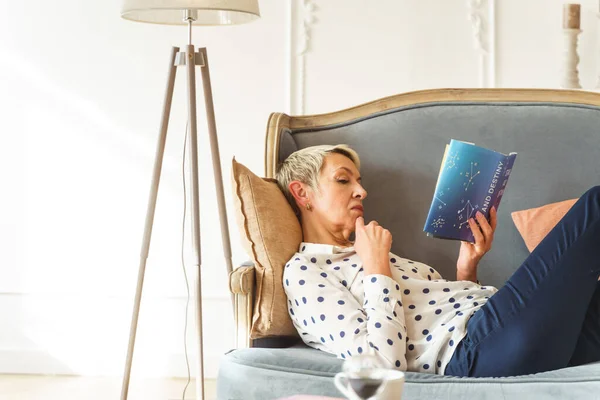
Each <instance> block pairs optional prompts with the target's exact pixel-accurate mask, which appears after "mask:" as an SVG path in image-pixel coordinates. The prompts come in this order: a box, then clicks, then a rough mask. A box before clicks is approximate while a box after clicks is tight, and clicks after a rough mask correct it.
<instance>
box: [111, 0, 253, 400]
mask: <svg viewBox="0 0 600 400" xmlns="http://www.w3.org/2000/svg"><path fill="white" fill-rule="evenodd" d="M121 16H122V17H123V18H125V19H128V20H132V21H138V22H148V23H154V24H165V25H187V26H188V37H189V42H188V45H187V47H186V50H185V51H184V52H180V51H179V48H178V47H173V49H172V52H171V56H170V58H169V76H168V80H167V89H166V93H165V98H164V106H163V115H162V121H161V125H160V134H159V138H158V144H157V147H156V156H155V160H154V170H153V174H152V184H151V187H150V196H149V199H148V208H147V211H146V223H145V229H144V236H143V243H142V251H141V255H140V265H139V272H138V282H137V290H136V294H135V302H134V310H133V316H132V319H131V329H130V333H129V346H128V348H127V361H126V364H125V373H124V375H123V385H122V389H121V400H126V399H127V394H128V391H129V378H130V375H131V364H132V361H133V349H134V346H135V335H136V330H137V323H138V316H139V310H140V302H141V298H142V287H143V284H144V274H145V270H146V260H147V258H148V251H149V247H150V237H151V235H152V223H153V221H154V211H155V208H156V198H157V195H158V185H159V181H160V172H161V167H162V160H163V155H164V149H165V142H166V139H167V128H168V125H169V115H170V113H171V101H172V99H173V88H174V85H175V74H176V72H177V67H178V66H185V68H186V71H187V78H188V79H187V86H188V88H187V89H188V90H187V100H188V118H189V131H188V134H189V136H188V138H189V144H190V161H189V169H190V170H189V173H190V179H191V185H190V186H191V188H190V189H191V190H190V192H191V197H192V199H191V202H192V204H191V219H192V221H191V226H192V245H193V248H194V263H195V267H196V268H197V274H198V275H197V276H198V279H197V281H196V282H195V284H196V287H195V289H196V299H197V302H196V328H197V329H196V333H197V337H196V340H197V341H198V354H197V356H198V360H197V362H198V371H197V374H196V393H197V396H199V397H200V398H202V399H204V362H203V346H202V288H201V286H202V275H201V265H202V262H201V261H202V258H201V250H200V202H199V192H198V151H197V149H198V147H197V146H198V142H197V124H196V71H195V69H196V66H199V67H200V68H201V72H202V84H203V88H204V101H205V104H206V117H207V122H208V134H209V137H210V147H211V154H212V161H213V172H214V176H215V186H216V189H217V202H218V205H219V216H220V222H221V235H222V239H223V250H224V253H225V260H226V262H227V270H228V272H231V271H232V261H231V244H230V241H229V229H228V225H227V214H226V209H225V196H224V193H223V179H222V174H221V163H220V160H221V158H220V156H219V145H218V141H217V132H216V125H215V114H214V107H213V100H212V89H211V85H210V74H209V69H208V57H207V53H206V49H205V48H200V49H198V52H196V49H195V47H194V46H193V45H192V25H232V24H239V23H244V22H249V21H252V20H254V19H256V18H259V17H260V13H259V9H258V0H124V2H123V9H122V12H121Z"/></svg>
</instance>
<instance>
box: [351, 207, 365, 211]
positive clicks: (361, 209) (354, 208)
mask: <svg viewBox="0 0 600 400" xmlns="http://www.w3.org/2000/svg"><path fill="white" fill-rule="evenodd" d="M352 209H353V210H358V211H360V212H364V210H363V208H362V206H354V207H352Z"/></svg>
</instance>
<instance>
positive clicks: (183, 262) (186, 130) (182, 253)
mask: <svg viewBox="0 0 600 400" xmlns="http://www.w3.org/2000/svg"><path fill="white" fill-rule="evenodd" d="M189 122H190V121H189V120H188V121H187V123H186V124H185V139H184V140H183V162H182V164H181V170H182V176H183V223H182V229H181V230H182V232H181V266H182V268H183V276H184V277H185V286H186V288H187V300H186V303H185V324H184V328H183V347H184V351H185V364H186V366H187V374H188V380H187V383H186V384H185V387H184V388H183V394H182V395H181V399H182V400H185V392H186V391H187V388H188V386H189V385H190V381H191V377H190V362H189V359H188V351H187V320H188V318H187V316H188V306H189V304H190V284H189V282H188V278H187V273H186V271H185V258H184V241H185V214H186V208H187V191H186V185H185V151H186V149H187V137H188V128H189Z"/></svg>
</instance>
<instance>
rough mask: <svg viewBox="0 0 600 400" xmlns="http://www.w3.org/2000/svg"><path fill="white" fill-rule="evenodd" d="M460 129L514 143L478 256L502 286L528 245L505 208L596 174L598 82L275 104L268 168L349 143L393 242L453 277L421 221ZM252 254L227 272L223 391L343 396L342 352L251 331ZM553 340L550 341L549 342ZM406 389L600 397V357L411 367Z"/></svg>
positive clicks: (447, 254) (483, 140) (473, 137)
mask: <svg viewBox="0 0 600 400" xmlns="http://www.w3.org/2000/svg"><path fill="white" fill-rule="evenodd" d="M452 138H453V139H460V140H464V141H469V142H473V143H475V144H478V145H481V146H484V147H489V148H492V149H495V150H498V151H501V152H505V153H508V152H511V151H516V152H518V153H519V155H518V158H517V161H516V163H515V166H514V169H513V173H512V175H511V178H510V181H509V183H508V186H507V189H506V192H505V195H504V198H503V200H502V204H501V205H500V208H499V210H498V211H499V212H498V218H499V222H498V227H497V231H496V236H495V240H494V247H493V249H492V250H491V251H490V252H489V253H488V254H487V255H486V256H485V258H484V260H483V261H482V263H481V265H480V268H479V279H480V281H481V282H482V283H483V284H485V285H494V286H496V287H501V286H502V285H503V284H504V282H505V281H506V279H507V278H508V277H509V276H510V275H511V274H512V273H513V272H514V271H515V269H516V268H517V267H518V266H519V265H520V263H521V262H522V261H523V260H524V259H525V258H526V257H527V255H528V254H529V253H528V251H527V249H526V247H525V245H524V243H523V240H522V239H521V237H520V235H519V233H518V231H517V230H516V228H515V226H514V224H513V222H512V219H511V217H510V212H512V211H516V210H523V209H527V208H532V207H537V206H540V205H543V204H547V203H551V202H556V201H561V200H566V199H570V198H574V197H578V196H580V195H581V194H582V193H583V192H584V191H585V190H586V189H587V188H588V187H590V186H592V185H598V184H600V94H597V93H590V92H583V91H559V90H525V89H523V90H513V89H493V90H487V89H443V90H430V91H421V92H413V93H406V94H400V95H397V96H392V97H388V98H384V99H381V100H377V101H374V102H371V103H367V104H364V105H361V106H358V107H354V108H351V109H347V110H343V111H338V112H334V113H330V114H324V115H315V116H302V117H290V116H287V115H284V114H279V113H276V114H273V115H271V118H270V119H269V124H268V129H267V141H266V159H265V167H266V170H265V172H266V176H268V177H272V176H273V174H274V171H275V166H276V164H277V162H278V161H279V160H282V159H284V158H285V157H286V156H287V155H289V154H290V153H291V152H293V151H295V150H297V149H300V148H304V147H307V146H312V145H317V144H337V143H346V144H349V145H350V146H352V147H353V148H355V149H356V150H357V151H358V153H359V154H360V156H361V159H362V168H361V175H362V177H363V182H364V185H365V187H366V189H367V190H368V192H369V196H368V198H367V199H366V201H365V217H366V219H367V220H371V219H375V220H377V221H379V222H380V223H381V224H382V225H383V226H385V227H386V228H388V229H390V231H391V232H392V234H393V238H394V241H393V246H392V251H393V252H395V253H396V254H399V255H402V256H405V257H408V258H410V259H414V260H419V261H422V262H424V263H427V264H430V265H432V266H434V267H435V268H436V269H437V270H438V271H440V273H441V274H442V276H444V277H445V278H446V279H454V278H455V276H456V273H455V262H456V257H457V254H458V245H457V242H452V241H443V240H437V239H431V238H428V237H426V235H425V234H424V233H423V232H422V229H423V224H424V221H425V217H426V214H427V211H428V208H429V204H430V201H431V198H432V194H433V189H434V186H435V183H436V178H437V173H438V171H439V167H440V161H441V157H442V154H443V151H444V145H445V144H446V143H448V142H449V141H450V139H452ZM599 245H600V244H599ZM253 279H254V271H253V267H252V266H242V267H240V268H238V269H237V271H236V272H234V273H233V274H232V275H231V282H230V285H231V290H232V291H233V292H234V294H235V297H236V306H237V315H236V319H237V329H238V332H237V338H238V339H237V340H238V348H237V349H235V350H232V351H230V352H229V353H227V354H226V355H225V356H224V357H223V359H222V363H221V368H220V371H219V377H218V382H217V385H218V389H217V390H218V398H219V399H272V398H278V397H283V396H289V395H293V394H299V393H304V394H319V395H327V396H334V397H341V394H340V393H339V392H338V391H337V390H336V388H335V386H334V384H333V379H332V377H333V376H334V374H335V373H336V372H338V371H339V370H340V368H341V364H342V360H339V359H337V358H335V357H333V356H331V355H329V354H326V353H324V352H320V351H317V350H313V349H311V348H308V347H307V346H305V345H303V344H302V343H297V342H296V343H294V342H293V340H290V339H289V338H272V339H261V340H257V341H251V340H250V339H249V337H248V332H249V326H250V321H251V316H252V301H253V295H254V292H253V288H254V285H253V282H254V281H253ZM599 328H600V327H599ZM550 350H551V349H549V351H550ZM406 377H407V381H406V386H405V391H404V396H403V399H406V400H411V399H419V400H429V399H478V400H480V399H505V398H526V399H549V398H552V399H563V398H581V399H593V398H596V399H600V363H593V364H588V365H584V366H579V367H573V368H565V369H562V370H558V371H552V372H546V373H540V374H535V375H528V376H518V377H510V378H493V379H487V378H457V377H451V376H437V375H428V374H420V373H411V372H408V373H407V374H406Z"/></svg>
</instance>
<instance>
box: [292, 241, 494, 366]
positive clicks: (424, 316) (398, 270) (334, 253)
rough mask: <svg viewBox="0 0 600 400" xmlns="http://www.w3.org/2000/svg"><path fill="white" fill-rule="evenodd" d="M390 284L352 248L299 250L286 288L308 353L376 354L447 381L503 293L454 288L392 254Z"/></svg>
mask: <svg viewBox="0 0 600 400" xmlns="http://www.w3.org/2000/svg"><path fill="white" fill-rule="evenodd" d="M390 269H391V272H392V276H393V279H392V278H389V277H388V276H385V275H378V274H373V275H365V274H364V270H363V268H362V262H361V260H360V258H359V257H358V255H357V254H356V252H355V251H354V248H353V247H338V246H332V245H324V244H315V243H305V242H303V243H301V244H300V249H299V252H298V253H296V254H295V255H294V256H293V257H292V258H291V259H290V261H289V262H288V263H287V264H286V265H285V269H284V274H283V287H284V289H285V292H286V295H287V298H288V309H289V314H290V317H291V318H292V321H293V323H294V326H295V327H296V329H297V330H298V333H299V334H300V336H301V338H302V340H303V341H304V343H306V344H307V345H308V346H311V347H313V348H316V349H319V350H323V351H326V352H328V353H332V354H335V355H336V356H337V357H338V358H342V359H346V358H348V357H351V356H352V355H355V354H361V353H363V352H367V351H370V352H372V353H374V354H376V355H378V356H379V357H380V358H381V360H382V361H384V362H385V364H386V365H387V366H388V367H390V368H396V369H400V370H403V371H406V370H408V371H416V372H426V373H437V374H440V375H441V374H443V373H444V370H445V368H446V365H447V364H448V362H449V361H450V359H451V358H452V354H454V350H455V349H456V344H457V343H458V342H459V341H460V340H462V339H463V337H464V336H465V334H466V332H467V330H466V325H467V322H468V320H469V319H470V318H471V316H472V315H473V314H474V313H475V312H476V311H477V310H478V309H479V308H481V307H482V306H483V305H484V304H485V303H486V302H487V299H489V297H490V296H492V295H493V294H494V293H496V292H497V289H496V288H494V287H491V286H481V285H479V284H476V283H473V282H470V281H456V282H455V281H448V280H445V279H442V277H441V275H440V274H439V273H438V272H437V271H436V270H434V269H433V268H431V267H430V266H428V265H425V264H422V263H419V262H416V261H412V260H409V259H406V258H401V257H398V256H396V255H394V254H392V253H390Z"/></svg>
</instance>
